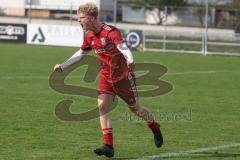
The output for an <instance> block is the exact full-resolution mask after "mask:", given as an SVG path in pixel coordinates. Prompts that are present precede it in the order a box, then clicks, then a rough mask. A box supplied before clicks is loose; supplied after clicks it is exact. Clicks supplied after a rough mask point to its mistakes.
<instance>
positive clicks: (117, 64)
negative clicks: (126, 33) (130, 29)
mask: <svg viewBox="0 0 240 160" xmlns="http://www.w3.org/2000/svg"><path fill="white" fill-rule="evenodd" d="M123 41H124V40H123V37H122V35H121V32H120V31H119V30H118V29H117V28H115V27H114V26H110V25H106V24H103V25H102V27H101V30H100V31H99V32H98V33H97V34H96V33H94V32H92V31H87V33H86V34H85V37H84V42H83V45H82V46H81V49H82V50H83V51H90V50H92V49H93V50H95V53H96V54H97V57H98V59H99V60H100V62H101V65H102V67H101V72H100V74H101V76H103V77H104V78H105V79H106V80H107V81H109V82H117V81H119V80H121V79H123V78H125V77H126V76H127V75H128V74H129V72H130V69H129V68H128V66H127V63H126V59H125V58H124V56H123V54H122V53H121V52H120V51H119V50H118V49H117V45H118V44H120V43H122V42H123Z"/></svg>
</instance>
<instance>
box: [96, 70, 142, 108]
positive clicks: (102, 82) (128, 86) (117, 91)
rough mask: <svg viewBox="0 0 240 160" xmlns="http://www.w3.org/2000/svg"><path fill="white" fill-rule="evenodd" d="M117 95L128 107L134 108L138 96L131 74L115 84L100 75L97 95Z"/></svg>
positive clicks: (133, 77)
mask: <svg viewBox="0 0 240 160" xmlns="http://www.w3.org/2000/svg"><path fill="white" fill-rule="evenodd" d="M104 93H105V94H112V95H114V96H115V95H118V96H119V97H120V98H121V99H123V100H124V101H125V102H126V103H127V104H128V105H129V106H134V105H135V104H136V103H137V99H138V94H137V88H136V80H135V76H134V74H133V73H129V74H128V76H126V77H125V78H123V79H122V80H119V81H117V82H110V81H108V80H106V79H105V78H104V76H102V75H100V78H99V85H98V94H104Z"/></svg>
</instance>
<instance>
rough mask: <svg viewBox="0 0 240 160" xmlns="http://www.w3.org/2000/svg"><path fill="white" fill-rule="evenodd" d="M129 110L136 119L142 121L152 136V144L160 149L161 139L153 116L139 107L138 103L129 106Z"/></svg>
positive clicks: (158, 126) (158, 127)
mask: <svg viewBox="0 0 240 160" xmlns="http://www.w3.org/2000/svg"><path fill="white" fill-rule="evenodd" d="M129 108H130V110H131V111H132V112H133V113H134V114H135V115H136V116H138V117H140V118H142V119H144V120H145V121H146V122H147V124H148V127H149V128H150V129H151V131H152V133H153V135H154V142H155V145H156V147H161V146H162V144H163V137H162V133H161V130H160V125H159V124H158V123H157V122H156V121H155V120H154V117H153V115H152V114H151V113H150V112H149V111H148V110H147V109H146V108H144V107H142V106H140V105H139V102H136V103H135V104H134V105H130V106H129Z"/></svg>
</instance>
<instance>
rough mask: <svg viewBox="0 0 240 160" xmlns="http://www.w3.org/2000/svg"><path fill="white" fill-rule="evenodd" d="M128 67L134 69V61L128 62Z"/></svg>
mask: <svg viewBox="0 0 240 160" xmlns="http://www.w3.org/2000/svg"><path fill="white" fill-rule="evenodd" d="M128 68H130V69H131V70H134V68H135V63H134V62H132V63H128Z"/></svg>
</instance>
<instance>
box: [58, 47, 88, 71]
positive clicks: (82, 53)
mask: <svg viewBox="0 0 240 160" xmlns="http://www.w3.org/2000/svg"><path fill="white" fill-rule="evenodd" d="M86 54H88V51H83V50H82V49H79V50H78V51H77V52H75V53H74V54H73V55H72V56H71V57H70V58H68V59H67V60H66V61H64V62H63V63H62V64H56V65H55V66H54V71H57V72H62V71H64V70H65V69H67V68H68V67H70V66H71V65H73V64H75V63H78V62H80V61H81V60H82V59H83V58H84V56H85V55H86Z"/></svg>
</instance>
